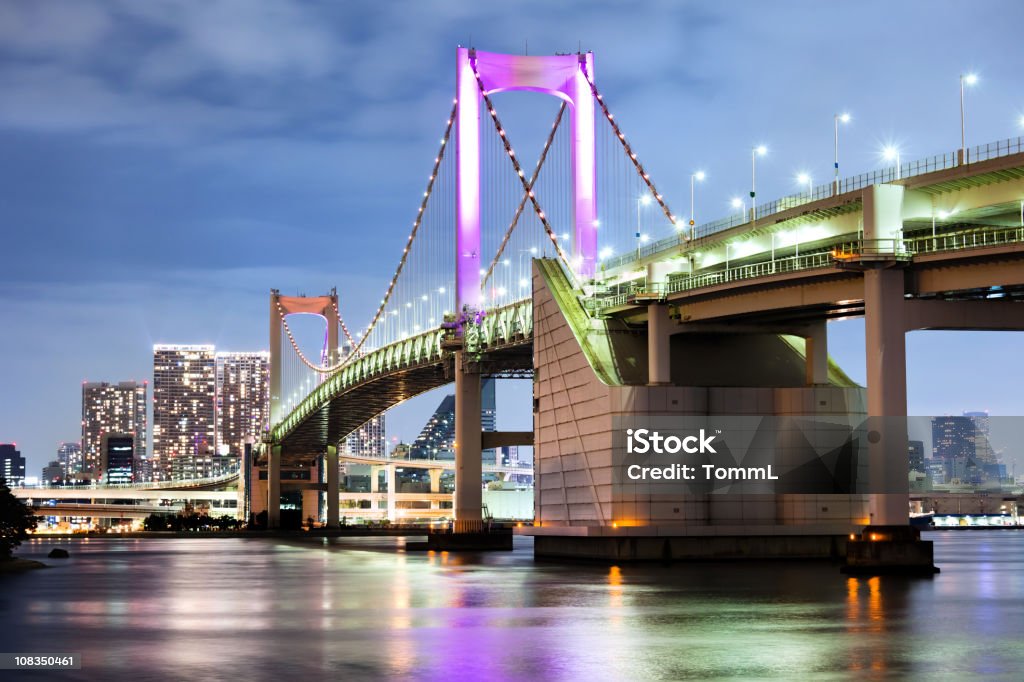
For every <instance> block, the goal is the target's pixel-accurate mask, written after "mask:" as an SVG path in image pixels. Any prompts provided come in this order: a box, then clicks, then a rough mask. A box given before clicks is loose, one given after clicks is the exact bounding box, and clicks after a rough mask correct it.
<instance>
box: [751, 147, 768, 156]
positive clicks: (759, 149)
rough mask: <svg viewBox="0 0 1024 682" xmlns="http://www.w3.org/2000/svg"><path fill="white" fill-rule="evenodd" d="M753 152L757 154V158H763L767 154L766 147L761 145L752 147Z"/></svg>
mask: <svg viewBox="0 0 1024 682" xmlns="http://www.w3.org/2000/svg"><path fill="white" fill-rule="evenodd" d="M754 151H755V152H757V155H758V156H764V155H765V154H767V153H768V147H765V146H764V145H763V144H759V145H757V146H756V147H754Z"/></svg>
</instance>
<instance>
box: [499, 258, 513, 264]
mask: <svg viewBox="0 0 1024 682" xmlns="http://www.w3.org/2000/svg"><path fill="white" fill-rule="evenodd" d="M501 263H502V265H512V261H511V260H509V259H508V258H506V259H505V260H503V261H501Z"/></svg>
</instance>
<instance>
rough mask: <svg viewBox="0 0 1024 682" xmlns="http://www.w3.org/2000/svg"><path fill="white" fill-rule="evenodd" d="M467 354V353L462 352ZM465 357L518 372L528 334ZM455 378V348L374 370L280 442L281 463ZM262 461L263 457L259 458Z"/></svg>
mask: <svg viewBox="0 0 1024 682" xmlns="http://www.w3.org/2000/svg"><path fill="white" fill-rule="evenodd" d="M467 356H468V354H467ZM467 362H469V363H472V364H473V365H474V367H473V369H474V370H476V371H479V373H480V374H482V375H483V376H505V377H508V376H523V375H525V374H528V373H529V372H531V371H532V368H533V346H532V344H531V343H530V342H529V341H528V340H524V341H522V342H520V343H516V344H511V345H508V346H505V347H502V348H500V349H496V350H491V351H488V352H486V353H479V354H473V355H472V356H468V357H467ZM453 381H454V354H453V353H445V354H443V355H442V356H441V358H440V359H439V360H435V361H433V362H428V363H424V364H421V365H417V366H413V367H408V368H404V369H400V370H396V371H394V372H391V373H388V374H384V375H380V376H375V377H373V378H371V379H368V380H367V381H365V382H363V383H360V384H357V385H355V386H353V387H352V388H351V389H349V390H347V391H345V392H344V393H342V394H340V395H338V396H337V397H336V398H334V399H333V400H331V401H330V402H329V403H328V404H327V405H325V406H324V407H322V408H320V409H319V410H318V411H316V412H314V413H313V414H311V415H309V417H308V418H307V419H306V420H305V421H304V422H303V423H302V424H301V425H299V426H298V427H297V428H296V429H295V430H293V431H292V432H291V433H289V434H288V435H287V437H286V438H285V439H284V440H283V441H282V442H281V443H280V445H281V463H282V465H284V466H295V465H298V464H302V463H308V462H311V461H313V460H315V459H316V458H319V457H321V456H322V455H323V454H324V452H326V450H327V446H329V445H336V444H338V443H339V442H341V440H342V439H344V438H345V437H346V436H348V435H349V434H350V433H352V432H354V431H355V430H356V429H358V428H359V427H360V426H362V425H363V424H365V423H366V422H367V421H369V420H370V419H372V418H373V417H375V416H377V415H378V414H380V413H382V412H384V411H386V410H388V409H390V408H392V407H395V406H396V405H398V404H400V403H402V402H405V401H406V400H409V399H410V398H414V397H416V396H417V395H420V394H422V393H426V392H427V391H430V390H433V389H435V388H440V387H441V386H444V385H446V384H450V383H452V382H453ZM264 462H265V455H264V459H263V460H262V461H261V462H260V463H264Z"/></svg>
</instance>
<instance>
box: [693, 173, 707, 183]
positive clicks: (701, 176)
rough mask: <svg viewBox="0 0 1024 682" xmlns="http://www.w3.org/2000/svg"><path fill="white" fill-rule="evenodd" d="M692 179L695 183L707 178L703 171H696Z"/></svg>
mask: <svg viewBox="0 0 1024 682" xmlns="http://www.w3.org/2000/svg"><path fill="white" fill-rule="evenodd" d="M693 177H694V179H695V180H696V181H697V182H704V178H706V177H707V174H706V173H705V172H704V171H697V172H696V173H694V174H693Z"/></svg>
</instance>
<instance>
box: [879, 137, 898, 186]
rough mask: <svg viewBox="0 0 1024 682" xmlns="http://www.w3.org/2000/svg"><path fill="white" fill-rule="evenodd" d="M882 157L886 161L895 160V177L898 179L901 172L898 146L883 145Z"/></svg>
mask: <svg viewBox="0 0 1024 682" xmlns="http://www.w3.org/2000/svg"><path fill="white" fill-rule="evenodd" d="M882 157H883V158H884V159H885V160H886V161H895V162H896V179H897V180H899V179H900V173H901V172H902V171H901V170H900V150H899V147H895V146H893V145H889V146H887V147H884V148H883V149H882Z"/></svg>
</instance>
